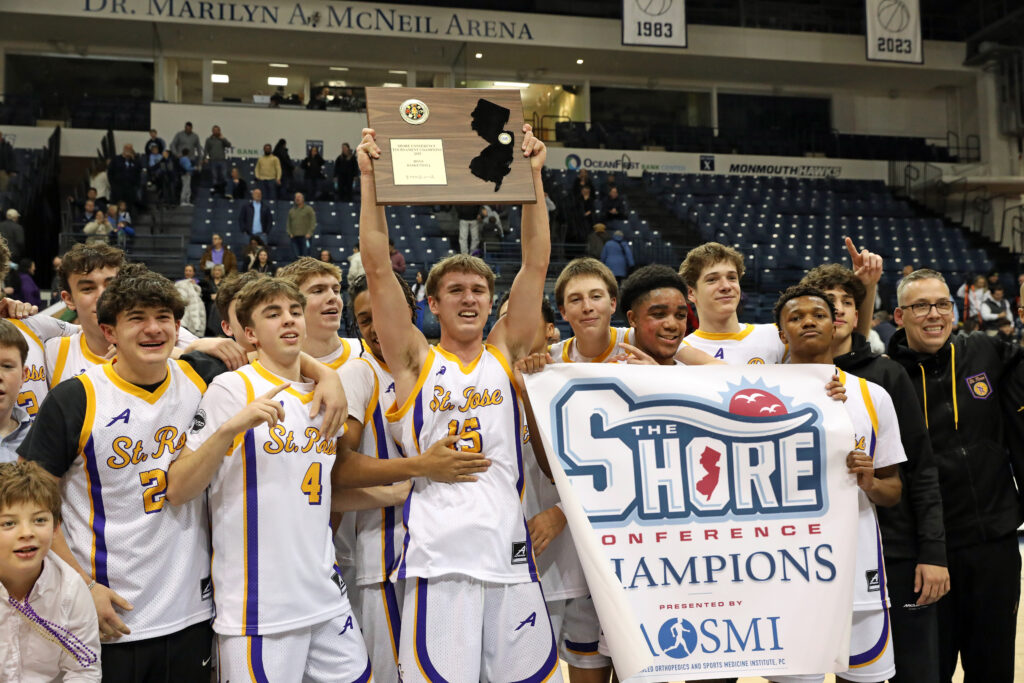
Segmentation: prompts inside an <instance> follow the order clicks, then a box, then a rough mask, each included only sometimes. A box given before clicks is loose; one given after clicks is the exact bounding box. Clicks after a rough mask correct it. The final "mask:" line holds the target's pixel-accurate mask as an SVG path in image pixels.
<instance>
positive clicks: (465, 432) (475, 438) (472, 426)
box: [448, 417, 483, 453]
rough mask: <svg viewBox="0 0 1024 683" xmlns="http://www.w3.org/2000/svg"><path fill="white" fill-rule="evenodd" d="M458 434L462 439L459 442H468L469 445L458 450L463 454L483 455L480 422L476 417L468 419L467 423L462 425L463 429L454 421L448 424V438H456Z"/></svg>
mask: <svg viewBox="0 0 1024 683" xmlns="http://www.w3.org/2000/svg"><path fill="white" fill-rule="evenodd" d="M456 434H458V435H459V436H461V437H462V438H461V439H460V440H459V441H460V443H461V442H462V441H468V442H469V444H468V445H463V446H460V447H458V448H457V450H460V451H462V452H463V453H481V452H483V442H482V441H481V440H480V420H479V418H475V417H468V418H466V421H465V422H463V423H462V429H459V421H458V420H452V421H451V422H449V423H448V436H455V435H456Z"/></svg>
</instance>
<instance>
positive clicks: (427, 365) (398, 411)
mask: <svg viewBox="0 0 1024 683" xmlns="http://www.w3.org/2000/svg"><path fill="white" fill-rule="evenodd" d="M438 348H439V347H437V346H431V347H430V348H428V349H427V357H426V358H424V359H423V365H422V366H421V367H420V376H419V377H417V378H416V385H415V386H414V387H413V388H412V391H411V392H409V396H407V397H406V399H405V403H403V404H402V405H401V406H399V405H398V401H397V399H396V400H395V402H394V403H392V404H391V407H390V408H388V411H387V412H386V413H384V417H386V418H387V419H388V422H398V421H399V420H401V419H402V418H403V417H404V416H405V414H406V413H407V412H409V408H411V407H412V406H413V403H415V402H416V398H417V397H418V396H419V395H420V391H421V390H422V389H423V384H424V382H426V381H427V373H429V372H430V369H431V368H432V367H433V366H434V350H435V349H438Z"/></svg>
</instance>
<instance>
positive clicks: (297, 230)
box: [288, 192, 316, 258]
mask: <svg viewBox="0 0 1024 683" xmlns="http://www.w3.org/2000/svg"><path fill="white" fill-rule="evenodd" d="M314 232H316V213H315V212H314V211H313V207H312V206H310V205H309V204H307V203H306V198H305V197H304V196H303V194H302V193H301V192H296V193H295V204H294V205H293V206H292V208H290V209H289V210H288V237H290V238H291V241H292V256H294V257H295V258H299V257H300V256H308V255H309V241H310V240H311V239H312V238H313V233H314Z"/></svg>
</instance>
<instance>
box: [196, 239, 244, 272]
mask: <svg viewBox="0 0 1024 683" xmlns="http://www.w3.org/2000/svg"><path fill="white" fill-rule="evenodd" d="M214 266H224V273H226V274H228V275H230V274H231V273H234V272H236V271H237V270H238V261H237V259H236V258H235V253H234V252H233V251H231V249H230V248H229V247H228V246H227V245H226V244H224V240H223V239H222V238H221V236H220V235H218V234H217V233H214V234H213V236H212V237H211V238H210V246H208V247H207V248H206V251H204V252H203V255H202V256H201V257H200V259H199V267H200V268H202V269H203V270H204V271H206V273H207V275H209V274H211V273H212V272H213V267H214Z"/></svg>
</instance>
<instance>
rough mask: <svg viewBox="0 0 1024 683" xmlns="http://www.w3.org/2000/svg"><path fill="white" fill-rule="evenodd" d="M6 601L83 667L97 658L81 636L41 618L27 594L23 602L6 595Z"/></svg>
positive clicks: (88, 665) (42, 634)
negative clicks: (29, 601)
mask: <svg viewBox="0 0 1024 683" xmlns="http://www.w3.org/2000/svg"><path fill="white" fill-rule="evenodd" d="M7 602H8V603H9V604H10V606H11V607H12V608H13V609H14V611H15V612H17V613H18V614H19V615H21V617H22V618H24V619H25V620H26V621H28V623H29V624H31V625H32V628H34V629H35V630H36V631H38V632H39V634H40V635H41V636H42V637H43V638H46V639H47V640H49V641H52V642H54V643H57V644H58V645H60V646H61V647H62V648H64V649H65V650H66V651H67V653H68V654H69V655H71V656H72V657H74V658H75V660H76V661H77V662H78V664H79V665H80V666H81V667H82V668H83V669H85V668H88V667H90V666H92V665H93V664H95V663H96V660H97V659H98V657H97V655H96V653H95V652H93V651H92V650H91V649H90V648H89V647H88V646H87V645H86V644H85V643H83V642H82V639H81V638H79V637H78V636H76V635H75V634H74V633H72V632H71V631H70V630H69V629H68V628H66V627H64V626H61V625H60V624H55V623H53V622H52V621H49V620H48V619H45V618H43V617H42V616H41V615H40V614H39V613H38V612H36V611H35V610H34V609H32V605H30V604H28V596H26V597H25V602H21V601H19V600H16V599H14V598H13V597H11V596H8V598H7Z"/></svg>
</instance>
